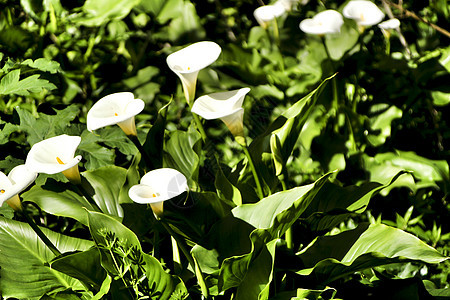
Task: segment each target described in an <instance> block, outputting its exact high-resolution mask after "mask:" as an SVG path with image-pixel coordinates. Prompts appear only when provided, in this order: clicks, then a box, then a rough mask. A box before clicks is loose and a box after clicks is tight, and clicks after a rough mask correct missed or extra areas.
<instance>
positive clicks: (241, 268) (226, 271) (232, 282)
mask: <svg viewBox="0 0 450 300" xmlns="http://www.w3.org/2000/svg"><path fill="white" fill-rule="evenodd" d="M266 239H267V233H266V232H265V230H258V229H257V230H254V231H253V232H252V233H251V234H250V240H251V250H250V252H248V253H246V254H243V255H237V256H232V257H228V258H226V259H225V260H224V261H223V263H222V265H221V267H220V273H219V281H218V286H219V290H227V289H229V288H232V287H238V289H237V295H236V296H238V299H257V298H258V295H259V294H260V293H261V292H262V291H263V290H264V289H265V288H266V286H267V285H268V284H269V283H270V281H271V278H272V269H273V263H274V261H273V260H274V258H275V257H274V255H275V243H276V239H275V240H272V241H270V242H269V243H267V245H266V243H265V242H264V240H266ZM267 296H268V295H267ZM267 296H266V297H264V298H265V299H267Z"/></svg>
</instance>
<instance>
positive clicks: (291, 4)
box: [277, 0, 300, 11]
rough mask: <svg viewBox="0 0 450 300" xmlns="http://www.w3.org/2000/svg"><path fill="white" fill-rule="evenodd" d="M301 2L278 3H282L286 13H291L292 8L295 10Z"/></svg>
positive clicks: (283, 0)
mask: <svg viewBox="0 0 450 300" xmlns="http://www.w3.org/2000/svg"><path fill="white" fill-rule="evenodd" d="M299 2H300V1H299V0H278V1H277V3H280V4H281V5H283V6H284V9H285V10H286V11H291V10H292V8H294V9H295V7H296V5H297V4H298V3H299Z"/></svg>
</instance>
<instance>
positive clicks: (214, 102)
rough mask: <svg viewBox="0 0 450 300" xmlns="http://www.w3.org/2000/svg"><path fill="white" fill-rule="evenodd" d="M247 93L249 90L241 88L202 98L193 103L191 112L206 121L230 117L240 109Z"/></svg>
mask: <svg viewBox="0 0 450 300" xmlns="http://www.w3.org/2000/svg"><path fill="white" fill-rule="evenodd" d="M249 91H250V89H249V88H242V89H239V90H233V91H228V92H220V93H213V94H209V95H205V96H202V97H200V98H198V99H197V100H196V101H195V102H194V105H193V106H192V112H193V113H196V114H197V115H199V116H201V117H202V118H204V119H207V120H212V119H218V118H223V117H226V116H229V115H232V114H234V113H236V112H238V111H240V110H241V109H242V103H243V102H244V98H245V95H247V93H248V92H249Z"/></svg>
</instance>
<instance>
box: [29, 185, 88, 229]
mask: <svg viewBox="0 0 450 300" xmlns="http://www.w3.org/2000/svg"><path fill="white" fill-rule="evenodd" d="M59 184H61V183H59ZM21 196H22V199H23V201H24V202H33V203H35V204H37V205H38V206H39V207H40V208H41V209H42V210H44V211H45V212H47V213H50V214H52V215H55V216H61V217H69V218H73V219H75V220H77V221H78V222H80V223H81V224H83V225H87V224H88V222H87V216H86V210H85V208H87V209H89V210H93V208H92V206H91V204H90V203H89V202H88V201H87V200H86V199H84V198H83V197H81V196H79V195H78V194H76V193H74V192H72V191H70V190H69V189H66V190H63V191H60V192H56V191H52V190H47V189H44V188H43V187H41V186H37V185H35V186H33V187H32V188H31V189H30V190H29V191H28V192H25V193H23V194H21Z"/></svg>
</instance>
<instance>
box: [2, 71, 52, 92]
mask: <svg viewBox="0 0 450 300" xmlns="http://www.w3.org/2000/svg"><path fill="white" fill-rule="evenodd" d="M39 76H40V75H39V74H35V75H31V76H28V77H26V78H23V79H20V70H19V69H16V70H12V71H11V72H9V73H8V74H6V75H5V76H3V78H2V79H1V81H0V95H10V94H15V95H19V96H28V95H30V94H31V93H39V92H41V91H42V90H43V89H46V90H49V91H51V90H54V89H56V86H55V85H54V84H53V83H51V82H49V81H48V80H45V79H40V78H39Z"/></svg>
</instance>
